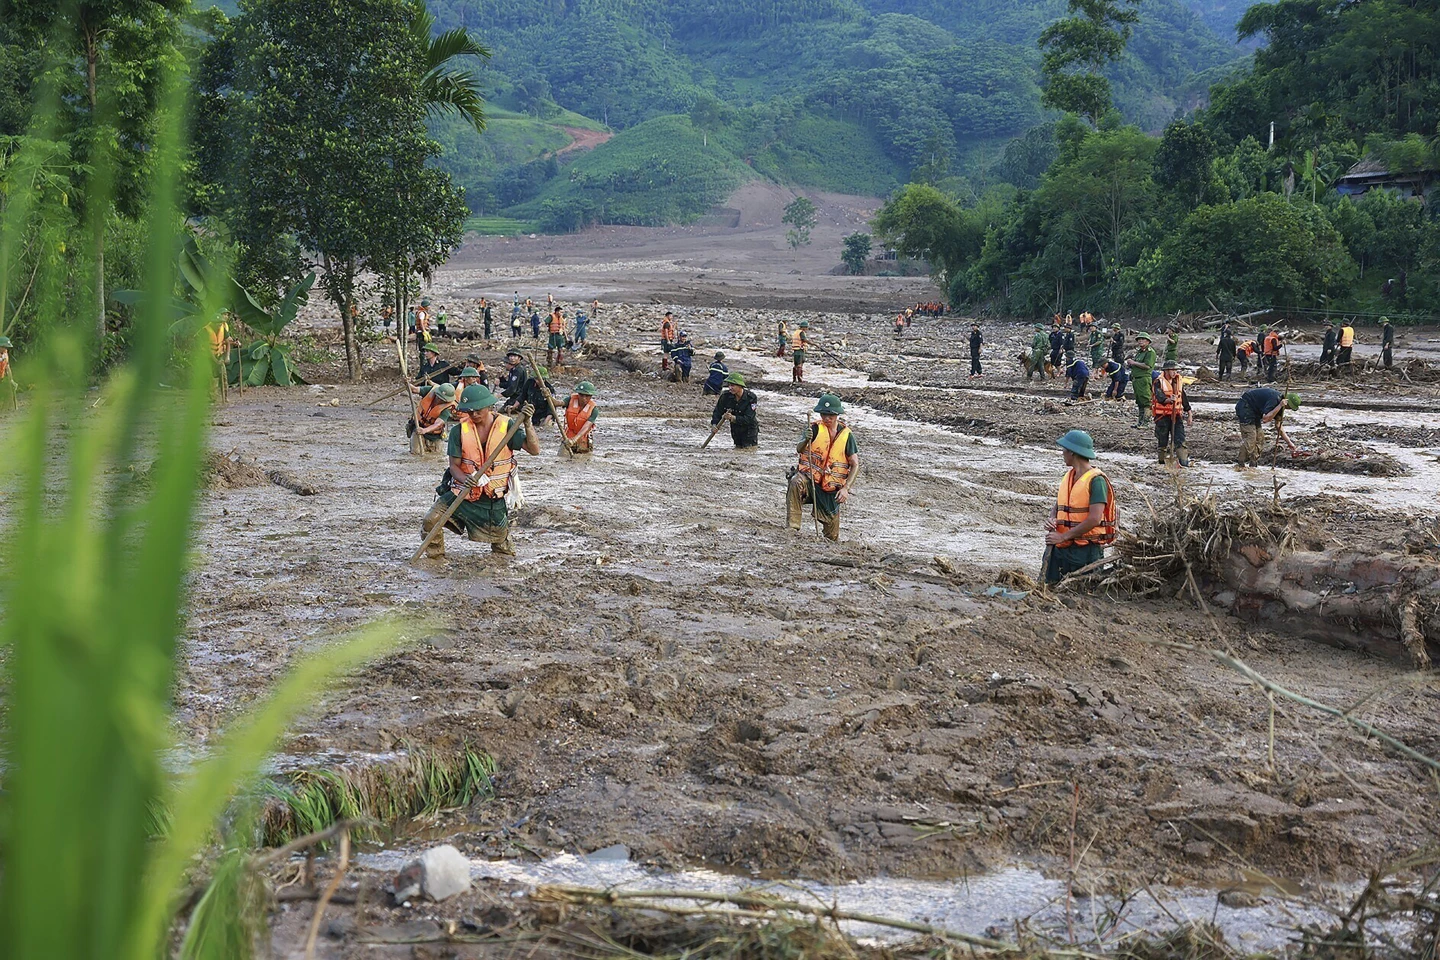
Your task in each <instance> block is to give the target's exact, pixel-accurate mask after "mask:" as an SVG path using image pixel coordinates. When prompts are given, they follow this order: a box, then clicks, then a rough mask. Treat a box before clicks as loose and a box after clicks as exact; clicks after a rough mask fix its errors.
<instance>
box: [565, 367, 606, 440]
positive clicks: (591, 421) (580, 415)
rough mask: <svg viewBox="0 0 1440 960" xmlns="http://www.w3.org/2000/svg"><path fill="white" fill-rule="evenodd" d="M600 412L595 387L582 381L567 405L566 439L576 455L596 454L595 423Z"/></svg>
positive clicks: (587, 381) (588, 382) (586, 381)
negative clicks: (596, 402) (596, 404)
mask: <svg viewBox="0 0 1440 960" xmlns="http://www.w3.org/2000/svg"><path fill="white" fill-rule="evenodd" d="M599 416H600V411H599V410H598V409H597V408H596V406H595V385H594V384H593V383H591V382H590V381H589V380H582V381H580V383H579V385H578V386H576V387H575V392H574V393H572V394H571V395H570V400H569V401H568V402H567V403H566V404H565V439H566V440H569V441H570V449H571V450H572V451H573V452H575V453H584V454H589V453H594V452H595V421H596V420H597V419H598V418H599Z"/></svg>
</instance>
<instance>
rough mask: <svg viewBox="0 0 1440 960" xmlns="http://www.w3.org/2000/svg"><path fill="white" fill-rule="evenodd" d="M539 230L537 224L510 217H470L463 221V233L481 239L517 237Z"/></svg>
mask: <svg viewBox="0 0 1440 960" xmlns="http://www.w3.org/2000/svg"><path fill="white" fill-rule="evenodd" d="M539 229H540V225H539V224H537V223H533V222H531V221H529V220H513V219H511V218H510V217H471V218H470V219H469V220H466V221H465V232H466V233H473V234H475V235H476V236H481V237H518V236H521V235H523V234H527V233H535V232H537V231H538V230H539Z"/></svg>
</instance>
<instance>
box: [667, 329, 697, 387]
mask: <svg viewBox="0 0 1440 960" xmlns="http://www.w3.org/2000/svg"><path fill="white" fill-rule="evenodd" d="M670 359H671V360H673V361H675V369H674V371H672V372H671V374H670V379H671V380H673V381H675V382H677V383H689V382H690V370H691V368H692V367H694V365H695V344H693V343H691V342H690V334H688V333H686V332H685V331H684V330H681V331H680V334H679V336H678V337H677V338H676V340H675V346H673V347H671V348H670Z"/></svg>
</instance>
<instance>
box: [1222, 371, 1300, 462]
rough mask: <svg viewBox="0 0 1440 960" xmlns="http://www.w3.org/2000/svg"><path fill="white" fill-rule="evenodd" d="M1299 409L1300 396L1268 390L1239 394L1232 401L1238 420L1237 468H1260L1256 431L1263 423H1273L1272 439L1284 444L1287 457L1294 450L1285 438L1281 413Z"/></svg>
mask: <svg viewBox="0 0 1440 960" xmlns="http://www.w3.org/2000/svg"><path fill="white" fill-rule="evenodd" d="M1299 409H1300V394H1298V393H1287V394H1281V393H1280V391H1279V390H1273V389H1271V388H1270V387H1255V388H1253V389H1250V390H1246V391H1245V392H1244V393H1242V394H1240V399H1239V400H1237V401H1236V402H1235V419H1237V420H1239V421H1240V466H1241V467H1249V466H1255V467H1258V466H1260V454H1261V449H1260V448H1261V446H1262V444H1261V439H1260V432H1261V431H1262V430H1264V429H1265V424H1267V423H1273V424H1275V436H1277V437H1279V438H1280V439H1281V440H1284V441H1285V445H1286V446H1288V447H1289V448H1290V456H1292V457H1293V456H1295V453H1296V451H1297V448H1296V446H1295V444H1293V443H1291V442H1290V438H1289V437H1287V436H1286V435H1285V424H1284V419H1285V411H1286V410H1299Z"/></svg>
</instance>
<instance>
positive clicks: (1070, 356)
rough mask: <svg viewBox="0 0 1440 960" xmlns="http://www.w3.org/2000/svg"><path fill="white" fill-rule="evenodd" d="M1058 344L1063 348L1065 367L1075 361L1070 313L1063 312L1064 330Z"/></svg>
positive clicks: (1068, 366)
mask: <svg viewBox="0 0 1440 960" xmlns="http://www.w3.org/2000/svg"><path fill="white" fill-rule="evenodd" d="M1060 346H1061V347H1063V348H1064V350H1065V369H1067V370H1068V369H1070V366H1071V364H1073V363H1074V362H1075V330H1074V328H1073V327H1071V325H1070V314H1068V313H1067V314H1065V331H1064V333H1063V334H1062V335H1061V337H1060Z"/></svg>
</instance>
